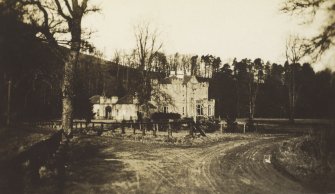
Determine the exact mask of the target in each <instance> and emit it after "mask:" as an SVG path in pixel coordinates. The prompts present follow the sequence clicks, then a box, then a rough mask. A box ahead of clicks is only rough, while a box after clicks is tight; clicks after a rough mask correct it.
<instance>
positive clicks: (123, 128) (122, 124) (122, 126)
mask: <svg viewBox="0 0 335 194" xmlns="http://www.w3.org/2000/svg"><path fill="white" fill-rule="evenodd" d="M121 133H122V134H125V133H126V131H125V126H124V123H121Z"/></svg>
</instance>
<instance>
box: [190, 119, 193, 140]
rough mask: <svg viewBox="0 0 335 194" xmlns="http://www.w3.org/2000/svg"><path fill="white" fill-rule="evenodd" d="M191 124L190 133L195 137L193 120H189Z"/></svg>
mask: <svg viewBox="0 0 335 194" xmlns="http://www.w3.org/2000/svg"><path fill="white" fill-rule="evenodd" d="M189 126H190V135H191V136H192V137H193V135H194V131H193V122H192V121H191V122H189Z"/></svg>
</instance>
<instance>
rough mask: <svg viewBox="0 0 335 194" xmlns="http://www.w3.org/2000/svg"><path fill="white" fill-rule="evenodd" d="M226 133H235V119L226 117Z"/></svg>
mask: <svg viewBox="0 0 335 194" xmlns="http://www.w3.org/2000/svg"><path fill="white" fill-rule="evenodd" d="M226 122H227V131H228V132H236V131H237V122H236V117H227V118H226Z"/></svg>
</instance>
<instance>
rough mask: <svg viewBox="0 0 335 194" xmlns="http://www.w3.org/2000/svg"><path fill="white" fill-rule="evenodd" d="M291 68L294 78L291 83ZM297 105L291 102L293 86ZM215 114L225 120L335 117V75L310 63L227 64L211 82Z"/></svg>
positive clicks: (253, 62) (245, 60)
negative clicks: (313, 66)
mask: <svg viewBox="0 0 335 194" xmlns="http://www.w3.org/2000/svg"><path fill="white" fill-rule="evenodd" d="M292 69H293V71H294V72H295V77H294V79H293V80H292V76H291V73H292ZM292 82H294V85H295V88H294V90H295V96H294V98H295V104H294V105H292V104H291V103H290V99H291V96H290V92H289V90H290V88H289V87H291V85H292V84H291V83H292ZM209 92H210V97H211V98H214V99H216V115H217V116H221V117H223V118H236V117H239V118H240V117H245V118H249V119H251V120H252V119H253V118H254V117H263V118H264V117H265V118H266V117H268V118H290V119H291V121H294V118H334V117H335V73H334V72H332V71H331V70H330V69H325V70H322V71H319V72H315V71H314V69H313V68H312V67H311V64H309V63H303V64H300V63H295V64H290V63H288V62H286V63H285V64H284V65H280V64H276V63H272V64H271V63H269V62H267V63H265V64H264V63H263V61H262V60H261V59H259V58H258V59H255V60H254V61H252V60H250V59H242V60H240V61H236V60H234V61H233V63H232V64H224V65H223V67H222V68H220V70H219V72H216V73H215V74H214V75H213V78H212V79H211V80H210V89H209Z"/></svg>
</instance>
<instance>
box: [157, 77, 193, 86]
mask: <svg viewBox="0 0 335 194" xmlns="http://www.w3.org/2000/svg"><path fill="white" fill-rule="evenodd" d="M192 77H194V78H195V79H196V81H198V82H199V79H198V78H197V77H195V76H190V75H184V77H183V78H180V77H177V76H176V75H172V76H170V77H167V78H164V79H162V80H161V81H160V84H172V80H180V81H181V82H182V83H183V84H187V83H188V82H189V81H191V79H192Z"/></svg>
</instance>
